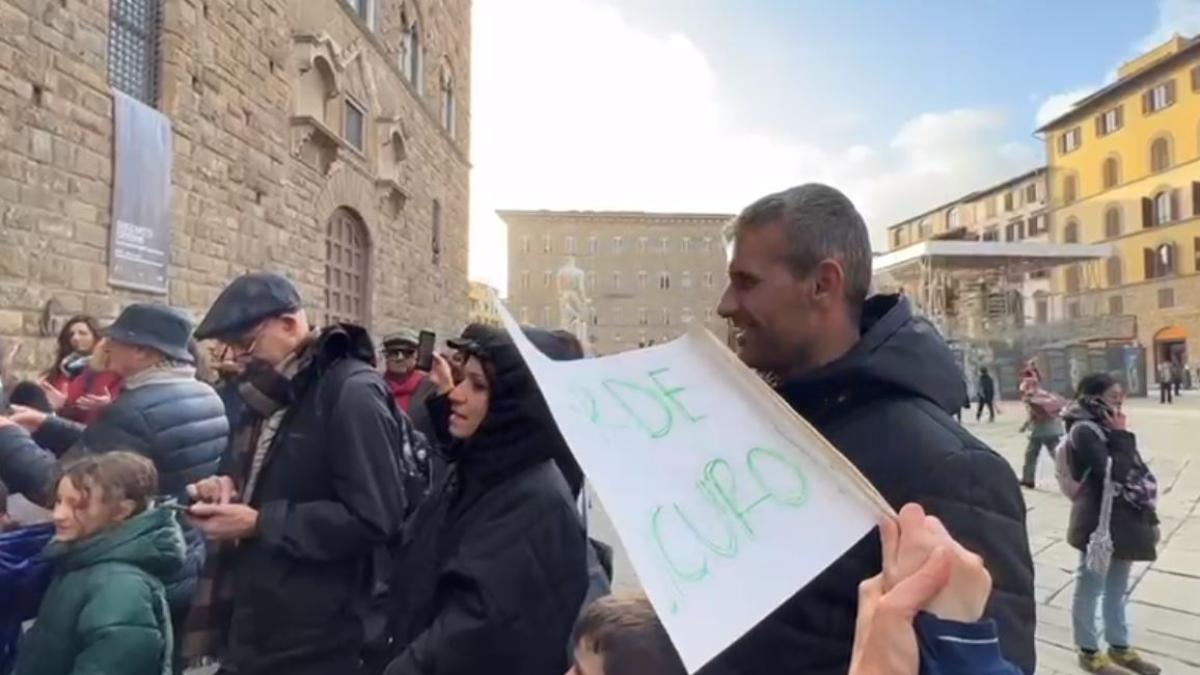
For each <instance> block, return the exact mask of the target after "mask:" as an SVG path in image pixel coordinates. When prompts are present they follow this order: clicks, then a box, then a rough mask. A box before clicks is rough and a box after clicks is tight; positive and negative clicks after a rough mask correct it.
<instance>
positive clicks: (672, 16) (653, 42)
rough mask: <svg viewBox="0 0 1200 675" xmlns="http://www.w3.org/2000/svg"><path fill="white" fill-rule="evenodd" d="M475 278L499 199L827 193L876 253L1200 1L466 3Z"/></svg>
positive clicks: (636, 201)
mask: <svg viewBox="0 0 1200 675" xmlns="http://www.w3.org/2000/svg"><path fill="white" fill-rule="evenodd" d="M472 32H473V38H474V44H473V45H472V73H471V80H472V101H471V104H472V105H471V114H472V132H471V134H472V135H471V154H472V157H471V160H472V162H473V164H474V167H475V168H474V171H473V172H472V177H471V278H473V279H477V280H480V281H484V282H487V283H490V284H492V285H494V286H496V287H498V288H499V289H501V291H502V292H503V291H504V289H505V286H506V269H505V268H506V253H505V246H506V240H505V231H504V225H503V223H502V222H501V221H500V220H499V219H498V218H497V217H496V216H495V211H496V210H497V209H506V208H511V209H613V210H660V211H703V212H728V213H732V212H736V211H737V210H739V209H740V208H741V207H742V206H744V205H745V204H747V203H748V202H750V201H752V200H753V199H755V198H756V197H759V196H761V195H763V194H766V193H768V192H771V191H774V190H777V189H781V188H784V187H787V186H790V185H795V184H799V183H803V182H808V181H823V182H828V183H830V184H832V185H834V186H836V187H838V188H840V189H842V190H843V191H845V192H846V193H847V194H848V195H849V196H850V197H851V199H853V200H854V201H855V203H856V204H858V206H859V209H860V210H861V211H862V212H863V214H864V215H865V216H866V218H867V222H868V224H869V225H870V226H871V229H872V234H873V236H874V238H875V241H876V243H877V245H882V244H883V237H882V232H883V231H884V229H885V228H886V227H887V226H888V225H891V224H893V223H895V222H897V221H898V220H901V219H903V218H905V217H907V216H909V215H912V214H914V213H916V212H918V211H920V210H923V209H926V208H930V207H932V206H936V205H937V204H938V203H941V202H943V201H947V200H949V199H952V198H954V197H956V196H958V195H961V194H965V193H967V192H970V191H972V190H974V189H977V188H980V187H985V186H986V185H988V184H990V183H993V182H998V181H1000V180H1003V179H1005V178H1007V177H1009V176H1011V175H1015V174H1017V173H1020V172H1022V171H1026V170H1028V169H1031V168H1033V167H1035V166H1038V165H1039V164H1040V163H1041V162H1042V161H1043V160H1042V156H1043V151H1042V146H1041V143H1040V142H1039V141H1038V140H1037V139H1036V138H1034V137H1033V135H1032V134H1033V130H1034V129H1035V128H1036V127H1037V126H1038V124H1037V122H1038V120H1044V119H1048V117H1050V116H1053V115H1054V114H1055V113H1057V112H1061V111H1062V110H1065V109H1066V106H1068V105H1069V104H1070V102H1071V101H1073V100H1075V99H1077V98H1079V97H1080V96H1081V95H1083V94H1085V93H1087V92H1088V91H1091V90H1093V89H1095V88H1096V87H1098V86H1100V85H1102V84H1103V83H1104V82H1106V81H1108V80H1111V79H1112V78H1113V77H1114V74H1115V71H1116V68H1117V66H1118V65H1119V64H1120V63H1121V62H1123V61H1125V60H1127V59H1129V58H1131V57H1133V56H1135V55H1136V54H1137V53H1139V52H1140V51H1142V50H1143V49H1144V48H1146V47H1147V46H1150V45H1153V44H1156V43H1159V42H1162V41H1163V40H1165V39H1167V38H1168V37H1170V35H1171V34H1172V33H1174V32H1179V33H1182V34H1184V35H1192V34H1195V33H1197V32H1200V0H1139V1H1136V2H1129V1H1127V0H1070V1H1067V0H1060V1H1056V2H1043V1H1041V0H971V1H970V2H962V1H961V0H838V1H837V2H834V1H832V0H828V1H826V0H475V2H474V18H473V25H472Z"/></svg>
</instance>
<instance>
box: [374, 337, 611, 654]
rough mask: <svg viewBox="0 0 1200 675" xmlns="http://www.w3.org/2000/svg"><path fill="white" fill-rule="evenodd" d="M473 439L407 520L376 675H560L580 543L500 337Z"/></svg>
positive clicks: (541, 426) (454, 453)
mask: <svg viewBox="0 0 1200 675" xmlns="http://www.w3.org/2000/svg"><path fill="white" fill-rule="evenodd" d="M478 346H479V350H480V353H482V354H483V355H484V358H485V359H486V360H487V361H488V362H489V363H491V364H492V366H493V368H494V377H492V378H491V379H492V382H491V400H490V403H489V408H488V413H487V417H485V418H484V421H483V424H482V425H481V426H480V428H479V430H478V431H477V432H476V434H475V435H474V436H473V437H471V438H470V439H468V440H466V441H455V442H454V443H452V444H451V445H450V446H449V448H448V452H449V454H450V460H451V461H450V464H449V469H448V471H447V472H446V474H445V475H444V476H443V478H442V480H441V481H439V484H438V486H437V487H436V489H435V491H434V493H433V494H432V495H431V496H430V498H429V499H428V500H427V501H426V502H425V503H424V504H423V505H422V507H421V509H420V510H419V511H418V512H417V514H416V518H415V520H414V522H413V524H412V525H411V526H410V528H411V529H410V533H409V534H408V535H406V538H405V539H406V541H405V544H404V547H403V549H402V550H401V551H400V554H399V556H398V559H397V564H396V566H395V578H394V580H393V583H392V588H393V591H394V593H395V596H394V598H393V603H394V604H393V608H392V621H391V627H392V635H393V647H394V652H393V656H392V658H391V659H390V663H389V664H388V665H387V667H386V670H385V672H386V673H387V675H435V674H436V675H477V674H478V673H492V674H493V675H560V674H561V673H562V672H564V671H565V670H566V669H567V660H566V656H567V641H568V639H569V636H570V632H571V628H572V625H573V623H574V621H575V618H576V617H577V616H578V613H579V610H580V605H581V604H582V602H583V599H584V595H585V592H586V590H587V586H588V571H587V559H586V550H587V542H586V538H585V536H584V533H583V529H582V527H581V524H580V521H579V516H578V514H577V512H576V511H575V506H574V503H573V501H572V498H571V494H570V492H569V490H568V488H567V483H566V481H565V480H564V479H563V477H562V474H561V473H560V472H559V470H558V468H557V466H556V465H555V462H554V459H553V458H554V457H555V455H556V453H557V452H558V451H559V449H560V445H561V444H562V443H563V441H562V436H561V435H560V434H559V433H558V431H557V427H555V425H554V421H553V419H552V418H551V417H550V412H549V410H548V409H547V408H546V404H545V402H544V401H543V400H542V397H541V394H540V393H539V392H538V389H537V385H536V384H535V383H534V381H533V378H532V376H531V375H530V373H529V371H528V369H527V368H526V367H525V365H524V363H523V361H522V360H521V357H520V355H519V354H518V353H517V351H516V348H515V346H514V345H513V344H512V342H511V340H509V338H508V336H507V335H506V334H505V333H503V332H501V331H499V330H491V329H489V330H488V331H487V332H486V334H483V335H481V337H480V338H479V339H478Z"/></svg>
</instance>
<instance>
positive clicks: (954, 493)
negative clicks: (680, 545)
mask: <svg viewBox="0 0 1200 675" xmlns="http://www.w3.org/2000/svg"><path fill="white" fill-rule="evenodd" d="M780 393H781V394H782V395H783V397H784V398H785V399H786V400H787V401H788V403H790V404H791V406H792V407H793V408H794V409H795V410H796V411H797V412H799V413H800V414H801V415H803V416H804V417H805V418H806V419H807V420H808V421H809V422H810V423H812V424H813V425H814V426H816V428H817V429H818V430H819V431H820V432H821V433H822V434H823V435H824V436H825V437H826V438H828V439H829V440H830V441H831V442H832V443H833V445H834V446H836V447H837V448H838V449H839V450H840V451H841V452H842V454H844V455H845V456H846V457H847V458H848V459H849V460H850V461H852V462H853V463H854V464H855V466H857V467H858V469H859V471H861V472H862V473H863V475H864V476H866V478H867V479H869V480H870V481H871V482H872V483H873V484H874V485H875V487H876V488H878V489H879V492H880V493H881V494H882V495H883V496H884V498H885V499H887V500H888V502H889V503H890V504H892V506H894V507H895V508H897V509H899V508H900V507H901V506H902V505H903V504H905V503H907V502H917V503H919V504H921V505H922V506H923V507H924V508H925V510H926V511H928V512H929V513H930V514H933V515H936V516H937V517H939V518H940V519H941V520H942V522H943V523H945V525H946V528H947V529H948V530H949V531H950V534H952V535H953V536H954V538H955V539H957V540H958V541H960V542H962V544H963V545H964V546H966V547H967V548H969V549H970V550H972V551H974V552H975V553H977V554H979V555H980V556H982V557H983V559H984V562H985V564H986V565H987V568H988V570H989V571H990V572H991V574H992V579H993V582H994V589H993V592H992V597H991V601H990V602H989V603H988V606H987V611H986V615H987V617H989V618H991V619H995V621H996V623H997V625H998V627H999V630H1000V644H1001V647H1002V649H1003V651H1004V656H1005V658H1007V659H1008V660H1009V661H1011V662H1013V663H1015V664H1017V665H1018V666H1020V668H1021V669H1022V670H1024V671H1025V672H1026V673H1032V672H1033V671H1034V663H1035V660H1036V657H1035V654H1034V635H1033V630H1034V626H1035V625H1036V623H1037V622H1036V617H1035V602H1034V596H1033V561H1032V558H1031V556H1030V552H1029V540H1028V537H1027V535H1026V531H1025V502H1024V499H1023V498H1022V496H1021V490H1020V487H1019V486H1018V484H1017V478H1016V475H1015V474H1014V473H1013V470H1012V468H1011V467H1010V466H1009V465H1008V463H1007V462H1006V461H1005V460H1004V459H1003V458H1001V457H1000V456H999V455H997V454H996V453H995V452H993V451H992V450H991V449H990V448H988V447H987V445H985V444H984V443H983V442H982V441H980V440H978V439H976V438H975V437H973V436H972V435H971V434H969V433H968V432H967V431H966V430H964V429H963V428H962V426H961V425H959V424H958V423H956V422H955V421H954V419H953V418H952V417H951V414H952V413H953V412H955V411H956V410H957V409H958V407H959V406H960V405H962V402H963V399H965V398H966V390H965V384H964V382H963V378H962V374H961V373H960V371H959V369H958V367H957V366H956V365H955V362H954V358H953V356H952V354H951V353H950V350H949V349H948V348H947V347H946V344H945V342H944V341H943V340H942V337H941V336H940V335H938V332H937V330H936V329H935V328H934V327H933V326H932V325H931V324H930V323H929V322H927V321H925V320H924V319H919V318H915V317H914V316H913V314H912V310H911V309H910V307H909V304H908V301H907V300H904V299H902V298H899V297H897V296H876V297H874V298H871V299H870V300H868V301H867V303H866V305H865V307H864V308H863V318H862V337H861V339H860V340H859V342H858V343H857V344H856V345H855V346H854V347H853V348H852V349H851V350H850V352H849V353H847V354H846V355H845V356H843V357H842V358H840V359H838V360H837V361H834V362H833V363H830V364H828V365H826V366H824V367H822V368H820V369H818V370H817V371H815V372H812V373H810V374H808V375H806V376H804V377H802V378H800V379H797V380H793V381H790V382H785V383H784V384H783V385H782V386H781V387H780ZM797 536H803V535H802V533H800V534H798V535H797ZM881 565H882V560H881V556H880V549H879V535H878V534H877V533H872V534H871V535H869V536H867V537H866V538H864V539H863V540H862V541H860V542H859V543H858V544H857V545H855V546H854V547H853V548H852V549H850V551H849V552H847V553H846V554H845V555H844V556H842V558H840V559H839V560H838V561H837V562H835V563H834V564H833V565H832V566H830V567H829V568H828V569H827V570H825V572H823V573H822V574H821V575H820V576H818V577H817V578H816V579H814V580H813V581H812V582H811V583H810V584H809V585H808V586H806V587H805V588H804V589H803V590H801V591H800V592H798V593H797V594H796V595H794V596H792V598H791V599H790V600H788V601H786V602H785V603H784V604H783V605H782V606H781V607H779V609H777V610H776V611H775V612H773V613H772V614H771V615H769V616H768V617H767V618H766V619H765V620H764V621H763V622H762V623H761V624H759V625H758V626H757V627H755V628H754V629H753V630H751V631H750V632H749V633H747V634H746V636H745V637H743V638H742V639H741V640H739V641H738V642H736V643H735V644H734V645H733V646H732V647H730V648H729V649H728V650H727V651H726V652H725V653H724V654H722V655H721V656H718V657H717V659H715V660H714V662H713V664H714V665H713V666H712V667H713V670H712V671H710V672H721V673H737V674H739V675H758V674H759V673H808V674H815V673H828V674H830V675H832V674H834V673H845V672H846V671H847V670H848V668H849V664H850V651H851V647H852V645H853V641H854V621H855V615H856V612H857V608H858V584H859V582H861V581H862V580H864V579H867V578H868V577H871V576H874V575H875V574H878V573H879V571H880V569H881ZM702 672H704V671H702Z"/></svg>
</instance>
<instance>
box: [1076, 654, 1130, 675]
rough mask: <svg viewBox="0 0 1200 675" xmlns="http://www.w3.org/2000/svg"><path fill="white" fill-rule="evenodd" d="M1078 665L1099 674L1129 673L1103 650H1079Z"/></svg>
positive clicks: (1120, 674) (1125, 674) (1117, 674)
mask: <svg viewBox="0 0 1200 675" xmlns="http://www.w3.org/2000/svg"><path fill="white" fill-rule="evenodd" d="M1079 666H1080V667H1081V668H1083V669H1084V670H1086V671H1088V672H1089V673H1099V675H1129V671H1127V670H1125V669H1124V668H1118V667H1117V666H1115V665H1113V662H1112V661H1111V660H1110V659H1109V658H1108V656H1106V655H1105V654H1104V653H1103V652H1094V653H1091V654H1088V653H1087V652H1079Z"/></svg>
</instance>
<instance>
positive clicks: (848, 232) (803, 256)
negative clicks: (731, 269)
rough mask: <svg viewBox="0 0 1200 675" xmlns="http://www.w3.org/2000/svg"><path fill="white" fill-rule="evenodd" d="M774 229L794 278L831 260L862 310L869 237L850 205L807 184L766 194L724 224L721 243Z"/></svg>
mask: <svg viewBox="0 0 1200 675" xmlns="http://www.w3.org/2000/svg"><path fill="white" fill-rule="evenodd" d="M767 225H779V226H780V227H782V228H783V231H784V233H785V235H786V236H787V239H788V249H789V250H788V258H789V259H790V260H791V263H792V268H793V273H794V274H795V275H796V277H797V278H802V277H805V276H808V275H809V274H811V273H812V272H813V270H815V269H816V268H817V265H818V264H819V263H820V262H821V261H822V260H836V261H838V262H839V263H840V264H841V266H842V273H843V274H844V275H845V278H846V297H847V299H848V300H849V301H850V302H851V304H852V305H853V306H855V307H858V306H861V305H862V303H863V302H864V301H865V300H866V299H867V294H868V293H869V292H870V289H871V238H870V236H869V235H868V234H867V225H866V223H864V222H863V219H862V216H861V215H859V213H858V210H857V209H855V208H854V204H853V203H851V201H850V200H849V199H848V198H847V197H846V195H844V194H842V193H841V192H839V191H838V190H836V189H834V188H832V187H829V186H828V185H822V184H820V183H806V184H804V185H799V186H796V187H794V188H789V189H787V190H784V191H782V192H776V193H775V194H770V195H767V196H766V197H763V198H761V199H759V200H758V201H756V202H754V203H753V204H751V205H750V206H747V207H746V208H745V210H743V211H742V212H741V213H740V214H738V215H737V217H735V218H734V219H733V220H731V221H730V222H729V223H728V224H727V225H726V226H725V239H726V241H733V240H734V239H735V238H737V237H738V236H740V235H741V234H742V233H743V232H746V231H747V230H755V229H758V228H761V227H765V226H767Z"/></svg>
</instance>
